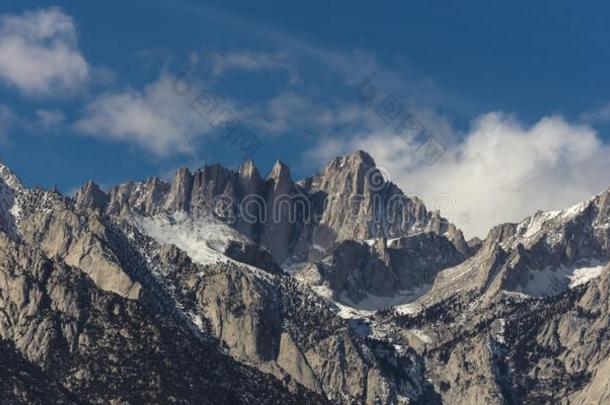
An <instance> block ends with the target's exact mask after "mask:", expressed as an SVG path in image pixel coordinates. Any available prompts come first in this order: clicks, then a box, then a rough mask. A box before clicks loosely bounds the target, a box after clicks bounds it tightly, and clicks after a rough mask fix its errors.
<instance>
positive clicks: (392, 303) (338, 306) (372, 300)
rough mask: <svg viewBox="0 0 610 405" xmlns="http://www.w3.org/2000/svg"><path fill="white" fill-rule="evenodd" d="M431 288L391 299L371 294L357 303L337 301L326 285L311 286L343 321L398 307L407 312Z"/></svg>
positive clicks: (418, 289) (404, 292)
mask: <svg viewBox="0 0 610 405" xmlns="http://www.w3.org/2000/svg"><path fill="white" fill-rule="evenodd" d="M430 288H432V285H430V284H426V285H422V286H419V287H414V288H411V289H408V290H403V291H400V292H399V293H398V294H396V295H394V296H391V297H380V296H376V295H371V294H369V295H367V297H366V298H364V299H363V300H361V301H359V302H357V303H355V302H353V301H351V300H350V299H349V298H347V297H344V296H341V297H340V298H339V299H335V298H334V296H333V292H332V290H331V289H330V288H329V287H328V286H326V285H312V286H311V289H312V290H313V291H314V292H315V293H316V294H317V295H319V296H320V297H322V298H323V299H324V300H325V301H327V302H328V303H329V304H330V306H331V308H333V309H334V310H335V312H336V314H337V315H338V316H339V317H341V318H343V319H355V318H366V317H369V316H371V315H374V314H375V313H376V312H378V311H382V310H384V309H388V308H392V307H396V308H397V309H399V308H400V310H403V311H405V310H406V308H405V307H406V306H407V305H411V304H410V303H411V302H413V301H415V300H417V299H418V298H419V297H421V296H422V295H424V294H425V293H427V292H428V291H429V290H430ZM414 311H415V309H414Z"/></svg>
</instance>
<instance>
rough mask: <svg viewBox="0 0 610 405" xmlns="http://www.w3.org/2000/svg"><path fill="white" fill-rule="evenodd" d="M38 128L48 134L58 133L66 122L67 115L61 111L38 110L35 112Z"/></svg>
mask: <svg viewBox="0 0 610 405" xmlns="http://www.w3.org/2000/svg"><path fill="white" fill-rule="evenodd" d="M35 115H36V121H37V126H38V127H39V128H41V129H42V130H44V131H47V132H56V131H58V130H59V128H60V127H61V125H63V124H64V123H65V121H66V115H65V114H64V113H63V112H62V111H61V110H59V109H57V108H55V109H50V110H45V109H42V108H40V109H38V110H36V111H35Z"/></svg>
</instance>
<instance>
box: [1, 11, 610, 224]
mask: <svg viewBox="0 0 610 405" xmlns="http://www.w3.org/2000/svg"><path fill="white" fill-rule="evenodd" d="M609 8H610V6H608V5H605V4H604V3H602V2H596V1H590V2H586V3H585V2H579V1H536V2H531V1H511V2H506V1H465V2H455V1H417V2H404V1H388V2H384V3H382V4H375V5H373V4H372V3H370V2H364V1H352V2H338V1H337V2H328V1H326V2H322V1H310V2H303V3H300V4H296V3H294V2H269V1H261V2H246V1H223V2H212V1H209V2H196V1H169V0H167V1H165V0H154V1H129V2H125V1H121V2H118V1H105V2H83V1H59V2H46V1H37V2H31V1H23V0H19V1H13V0H8V1H6V0H5V1H3V2H2V5H0V14H1V15H2V17H0V18H1V20H0V131H1V132H0V159H2V160H3V161H5V162H6V163H7V164H8V165H9V166H10V167H11V168H13V170H14V171H15V172H17V173H18V175H19V176H20V177H21V178H22V180H23V181H24V182H25V183H26V184H29V185H34V184H36V185H41V186H44V187H51V186H53V185H58V186H59V188H60V189H61V190H63V191H65V192H70V191H72V190H74V188H75V187H77V186H79V185H80V184H82V183H83V182H84V181H86V180H87V179H94V180H95V181H97V182H98V183H101V184H102V185H112V184H116V183H118V182H121V181H124V180H128V179H135V180H138V179H143V178H145V177H147V176H150V175H160V176H162V177H168V176H170V175H171V173H172V172H173V170H175V169H176V168H177V167H179V166H184V165H186V166H189V167H192V168H194V167H198V166H201V165H203V164H204V163H212V162H220V163H223V164H225V165H228V166H236V165H239V163H240V162H241V160H243V153H242V152H241V150H240V147H239V144H235V143H233V144H232V143H231V141H230V140H226V139H222V138H221V137H219V136H218V134H215V133H214V132H213V131H212V130H211V129H210V128H211V126H210V122H209V121H210V120H211V117H209V116H206V117H202V116H200V115H199V114H198V113H197V112H196V111H195V110H193V108H192V107H191V102H192V100H193V99H194V98H195V97H196V96H197V95H199V94H201V92H202V91H204V90H205V91H206V93H205V94H207V95H210V96H212V97H213V98H214V100H216V102H217V104H218V106H219V107H218V108H221V109H223V110H226V111H229V112H230V113H231V114H232V116H234V117H237V118H238V119H239V121H240V125H241V126H242V127H243V128H244V129H247V130H248V131H250V132H249V133H250V134H253V135H255V136H256V139H257V140H258V141H259V142H260V148H258V149H257V150H256V153H255V154H254V156H253V157H254V159H255V161H256V163H257V165H258V166H259V167H260V168H261V171H262V172H263V174H265V173H266V172H267V171H268V170H269V168H270V167H271V165H272V164H273V162H274V161H275V160H276V159H277V158H281V159H282V160H284V161H286V162H287V163H289V164H290V165H291V167H292V168H293V177H295V178H300V177H303V176H305V175H309V174H311V173H312V172H313V171H315V170H316V169H317V168H318V167H319V166H320V165H321V164H322V163H323V162H324V161H325V160H327V159H328V158H330V157H333V156H334V155H337V154H341V153H346V152H349V151H351V150H354V149H357V148H366V149H367V150H369V151H371V153H372V154H373V156H374V157H375V158H376V160H377V161H378V163H380V164H381V165H383V166H384V168H386V169H387V173H388V177H390V179H392V180H393V181H395V182H397V183H398V184H399V185H401V186H402V187H403V189H405V191H407V192H408V193H412V194H419V195H422V196H423V197H424V199H425V200H427V201H430V203H429V204H432V205H434V204H436V205H438V207H436V208H439V209H441V210H444V211H448V209H447V206H448V205H449V206H450V210H451V211H453V212H451V213H447V215H451V214H453V215H454V216H455V217H456V218H454V219H455V220H456V221H458V217H459V218H460V219H461V221H462V222H464V223H463V224H461V225H462V226H463V227H465V228H469V230H470V233H472V234H476V233H479V234H480V233H482V232H484V230H485V229H487V228H488V227H489V226H490V224H492V223H494V221H504V220H517V219H519V218H520V216H523V215H526V214H528V213H530V211H532V210H534V205H535V206H536V208H542V209H552V208H562V207H563V206H564V205H566V204H571V203H573V202H577V201H578V200H579V199H582V198H584V197H586V196H588V195H591V194H593V193H596V192H599V191H601V190H602V189H603V188H605V187H607V186H608V185H610V180H607V179H606V178H605V177H604V175H603V174H602V173H601V172H603V170H605V169H606V164H607V160H608V153H607V150H606V147H607V143H606V140H607V139H608V135H607V134H608V133H609V132H608V130H609V129H610V126H608V122H610V104H608V102H610V96H609V94H610V80H608V79H607V74H608V73H607V72H608V67H609V66H608V65H609V60H610V46H609V45H610V43H609V42H610V35H609V34H610V32H608V31H609V30H610V28H608V26H607V20H608V15H609V11H610V10H609ZM186 72H188V74H187V76H186V77H188V79H189V83H190V84H191V85H190V87H189V88H188V92H186V93H187V94H178V93H179V92H177V91H175V88H174V87H173V85H174V84H176V83H181V82H177V81H176V80H177V79H179V78H180V77H185V76H184V74H186ZM181 75H182V76H181ZM366 79H370V81H371V83H373V84H374V86H375V89H376V98H375V100H374V101H372V102H370V103H363V102H362V99H361V98H360V97H359V94H360V93H358V92H357V90H356V87H357V85H358V83H361V82H362V81H363V80H366ZM388 96H391V97H393V98H394V99H395V100H398V101H399V102H400V105H401V106H404V108H405V109H406V110H407V111H409V112H410V113H412V114H413V115H414V116H415V117H417V119H418V121H420V122H421V123H422V124H423V127H425V130H426V133H428V134H430V135H433V136H434V139H437V140H438V141H439V142H440V144H442V145H443V147H444V148H445V149H446V152H445V153H444V154H443V156H441V157H440V159H439V160H438V162H435V163H434V164H432V165H430V164H428V163H429V162H424V161H422V159H421V156H420V157H418V156H415V155H414V154H413V153H411V152H412V151H410V150H408V148H407V145H405V143H404V142H403V141H402V140H401V139H400V137H399V136H397V135H396V133H395V131H394V130H393V128H392V126H391V125H388V123H387V122H384V121H383V119H381V118H380V116H379V115H378V114H376V112H375V109H376V108H377V107H378V106H379V103H380V102H382V101H383V100H384V99H385V98H386V97H388ZM523 151H525V152H523ZM592 160H595V161H599V162H600V163H599V164H596V165H592V164H591V161H592ZM500 164H501V165H500ZM506 170H509V171H510V172H511V173H510V174H508V175H507V174H502V173H503V172H505V171H506ZM456 173H459V174H460V176H459V177H456V176H457V175H456ZM492 175H493V176H495V177H490V176H492ZM498 184H500V186H498ZM464 190H466V191H464ZM435 201H436V202H435ZM486 205H493V206H495V207H497V206H498V205H508V206H510V208H509V209H506V210H504V211H502V210H497V209H496V210H495V211H494V212H489V213H487V214H485V215H487V216H486V217H485V219H482V220H481V221H480V222H481V224H482V225H478V224H477V225H476V226H475V225H473V220H472V219H469V218H472V217H473V216H474V215H482V214H481V213H480V212H481V209H482V208H481V207H484V206H486ZM433 208H435V207H433ZM483 211H485V210H483ZM498 211H501V212H498ZM458 222H459V221H458ZM459 225H460V224H459Z"/></svg>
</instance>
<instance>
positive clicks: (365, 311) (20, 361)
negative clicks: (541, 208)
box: [0, 151, 610, 404]
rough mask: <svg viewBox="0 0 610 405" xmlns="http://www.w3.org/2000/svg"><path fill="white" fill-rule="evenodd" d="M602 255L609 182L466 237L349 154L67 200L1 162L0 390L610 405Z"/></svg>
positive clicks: (204, 172) (194, 398)
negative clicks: (569, 203)
mask: <svg viewBox="0 0 610 405" xmlns="http://www.w3.org/2000/svg"><path fill="white" fill-rule="evenodd" d="M471 220H476V218H471ZM609 262H610V190H609V191H606V192H604V193H601V194H599V195H597V196H593V197H592V198H590V199H589V200H587V201H583V202H582V203H579V204H577V205H575V206H573V207H568V208H566V209H565V210H561V211H553V212H536V213H535V214H534V215H532V216H531V217H528V218H525V219H523V220H522V221H521V222H519V223H507V224H500V225H498V226H496V227H494V228H493V229H492V230H491V231H490V232H489V234H488V235H487V236H486V237H485V239H483V240H481V239H478V238H473V239H471V240H466V239H465V237H464V235H463V233H462V232H461V231H460V230H459V229H458V228H457V227H456V226H455V225H454V224H452V223H451V222H450V221H448V220H447V219H445V218H443V217H442V215H441V214H440V213H439V212H438V211H430V210H428V209H427V208H426V206H425V204H424V202H423V201H421V200H420V199H418V198H416V197H410V196H406V195H405V194H404V193H403V192H402V191H401V190H400V188H399V187H397V186H396V185H395V184H393V183H391V182H389V181H387V180H386V179H385V178H384V177H383V174H382V172H381V171H380V170H379V168H378V167H377V166H376V164H375V162H374V160H373V158H372V157H371V156H370V155H368V154H367V153H366V152H363V151H357V152H354V153H352V154H350V155H347V156H343V157H337V158H336V159H334V160H332V161H330V162H328V163H327V164H326V166H325V167H324V168H322V169H321V170H320V171H319V172H318V173H317V174H316V175H314V176H312V177H309V178H305V179H302V180H300V181H295V180H293V179H292V177H291V172H290V168H289V167H288V166H287V165H285V164H284V163H282V162H280V161H278V162H277V163H276V164H275V165H274V166H273V168H272V170H271V171H270V173H269V175H268V176H267V177H262V176H261V175H260V173H259V172H258V170H257V168H256V167H255V165H254V163H253V162H251V161H247V162H245V163H244V164H243V165H242V166H241V167H240V168H239V170H237V171H234V170H230V169H227V168H224V167H222V166H220V165H210V166H205V167H203V168H201V169H199V170H196V171H194V172H191V171H190V170H188V169H180V170H178V171H177V172H176V174H175V176H174V178H173V179H172V180H171V181H165V180H162V179H160V178H157V177H151V178H149V179H146V180H144V181H140V182H126V183H122V184H119V185H116V186H114V187H112V188H110V189H107V190H106V189H104V190H103V189H102V188H100V187H99V186H98V185H97V184H95V183H94V182H92V181H89V182H87V183H85V184H84V185H83V186H82V187H81V188H80V189H79V190H78V192H76V194H75V195H74V196H73V197H70V196H64V195H62V194H61V193H59V192H57V191H49V190H44V189H40V188H28V187H26V186H24V185H23V184H22V183H21V182H20V180H19V179H18V177H17V176H16V175H15V174H13V173H12V172H11V170H10V169H9V168H8V167H6V166H5V165H1V164H0V358H1V360H2V364H3V365H5V367H4V368H3V370H2V371H0V373H1V375H2V378H0V397H2V398H4V399H5V402H6V403H34V404H51V403H53V404H54V403H62V404H72V403H76V404H81V403H110V404H140V403H180V404H202V403H203V404H208V403H209V404H218V403H227V404H233V403H235V404H249V403H266V404H276V403H281V404H284V403H287V404H289V403H295V404H309V403H312V404H328V403H332V404H545V403H549V404H551V403H553V404H556V403H558V404H598V403H610V339H609V337H610V316H609V315H610V270H609V269H608V266H607V265H608V263H609Z"/></svg>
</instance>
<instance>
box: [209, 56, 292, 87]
mask: <svg viewBox="0 0 610 405" xmlns="http://www.w3.org/2000/svg"><path fill="white" fill-rule="evenodd" d="M210 62H211V65H212V74H214V75H215V76H220V75H223V74H225V73H227V72H230V71H233V70H241V71H250V72H255V71H263V70H286V71H288V72H289V73H290V74H291V75H293V78H292V80H296V75H297V73H296V68H295V66H294V64H293V61H292V60H291V58H290V57H289V56H288V54H286V53H282V52H276V53H268V52H254V51H249V50H243V49H241V50H232V51H229V52H224V53H220V52H217V53H213V54H212V55H211V57H210Z"/></svg>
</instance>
